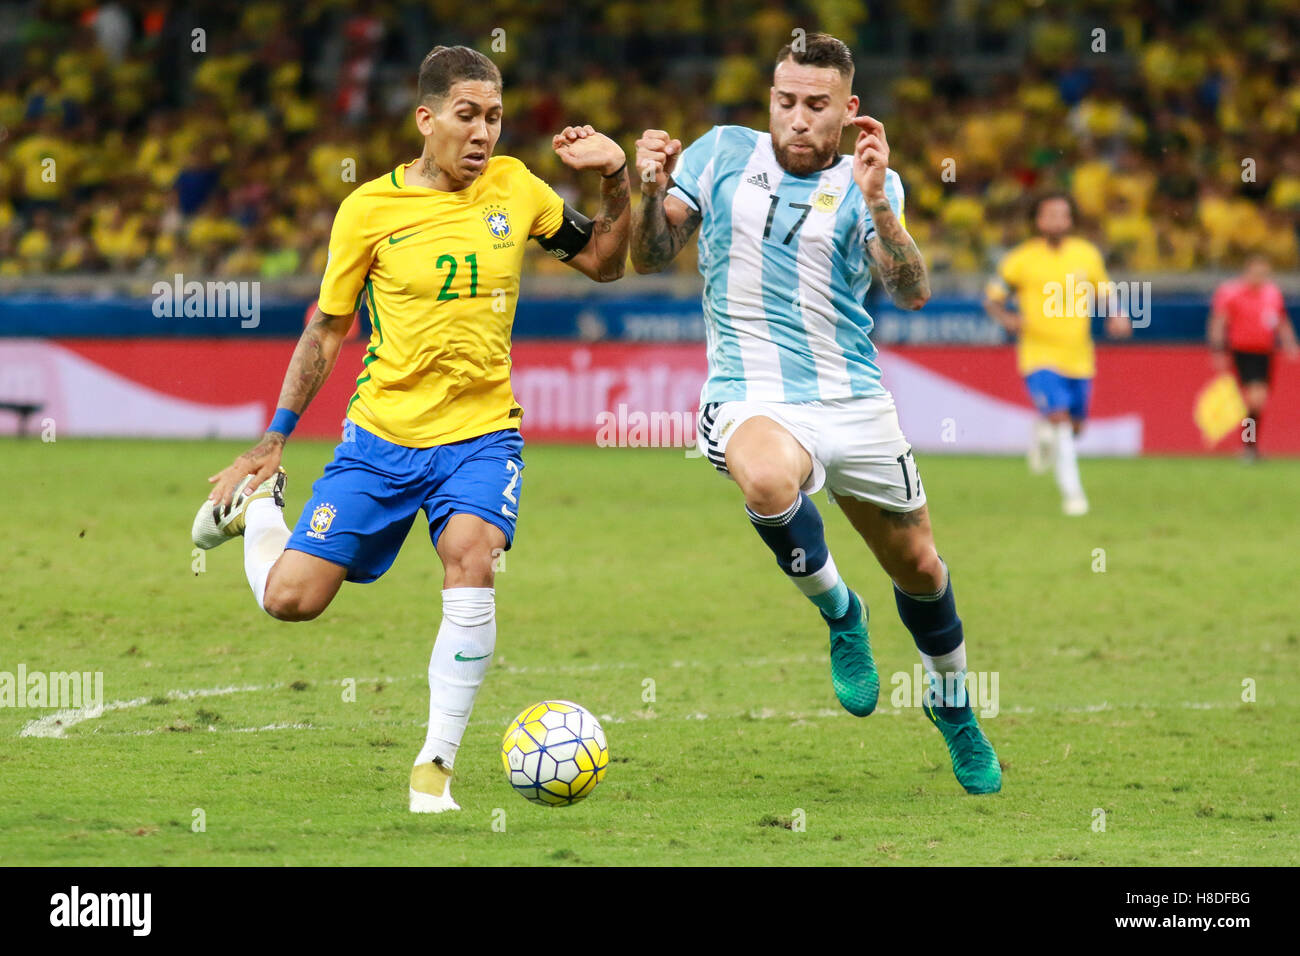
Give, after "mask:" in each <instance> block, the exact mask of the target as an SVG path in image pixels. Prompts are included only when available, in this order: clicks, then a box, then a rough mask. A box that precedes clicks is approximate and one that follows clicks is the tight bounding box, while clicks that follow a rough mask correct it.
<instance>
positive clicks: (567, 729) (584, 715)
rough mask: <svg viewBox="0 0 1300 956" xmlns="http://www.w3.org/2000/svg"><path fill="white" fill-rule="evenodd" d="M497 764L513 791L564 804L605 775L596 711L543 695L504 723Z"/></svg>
mask: <svg viewBox="0 0 1300 956" xmlns="http://www.w3.org/2000/svg"><path fill="white" fill-rule="evenodd" d="M501 763H502V764H503V765H504V766H505V768H506V777H507V778H508V779H509V780H510V785H511V786H512V787H514V788H515V792H516V793H518V794H519V795H520V796H522V797H524V798H525V799H527V800H531V801H533V803H541V804H544V805H546V806H549V807H567V806H569V805H570V804H572V803H577V802H578V801H579V800H582V799H583V798H585V797H587V796H589V795H590V794H591V791H593V790H595V789H596V784H598V783H600V781H601V780H602V779H604V776H605V768H606V767H608V766H609V748H608V747H607V746H606V744H605V731H604V729H603V728H602V727H601V726H600V721H598V720H597V719H596V718H595V716H594V715H593V714H592V713H591V712H590V711H588V710H586V709H585V708H583V707H579V706H578V705H577V704H575V703H573V702H572V701H569V700H544V701H542V702H541V703H540V704H534V705H533V706H531V707H529V708H527V709H525V710H524V711H523V713H521V714H520V715H519V716H518V717H516V718H515V719H514V720H513V721H511V722H510V726H509V727H507V728H506V735H505V737H504V738H503V739H502V741H501Z"/></svg>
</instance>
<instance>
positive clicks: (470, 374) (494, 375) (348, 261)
mask: <svg viewBox="0 0 1300 956" xmlns="http://www.w3.org/2000/svg"><path fill="white" fill-rule="evenodd" d="M413 162H414V161H413ZM413 162H412V163H407V164H406V165H405V166H399V167H397V169H395V170H393V171H392V172H391V173H388V174H386V175H384V176H381V177H380V178H378V179H374V180H371V181H370V182H368V183H365V184H363V185H361V186H359V187H357V189H356V190H355V191H354V192H353V193H352V194H351V195H349V196H348V197H347V199H345V200H343V202H342V204H341V205H340V206H339V211H338V214H337V215H336V216H335V217H334V227H333V230H332V232H331V234H330V255H329V264H328V265H327V266H326V268H325V277H324V279H323V280H322V282H321V290H320V301H319V308H320V310H321V311H322V312H324V313H326V314H329V315H350V314H351V313H352V312H353V311H354V310H355V308H356V307H357V304H358V301H359V297H360V295H361V294H362V293H363V292H364V294H365V296H366V299H367V301H368V302H369V304H370V317H371V324H372V325H373V332H372V334H371V337H370V345H369V347H368V348H367V349H366V357H365V360H364V368H363V369H362V370H361V374H360V375H359V376H358V378H357V390H356V393H355V394H354V395H353V396H352V399H351V401H350V402H349V403H348V412H347V415H348V418H349V419H350V420H351V421H353V422H356V423H357V424H358V425H360V426H362V427H363V428H366V429H368V430H369V431H371V432H373V433H374V434H376V435H379V436H380V437H381V438H384V439H386V440H388V441H391V442H394V443H396V444H398V445H406V446H408V447H413V448H427V447H431V446H433V445H445V444H449V443H451V442H456V441H461V440H463V439H466V438H474V437H477V436H479V435H485V434H487V433H488V432H493V431H499V430H501V429H503V428H512V427H517V426H518V425H519V420H520V416H521V414H522V413H521V410H520V408H519V405H518V404H517V403H516V402H515V398H514V393H513V392H512V391H511V388H510V332H511V327H512V325H513V323H514V317H515V303H516V302H517V301H518V297H519V273H520V268H521V266H522V264H523V257H524V243H525V242H527V240H528V239H529V237H530V236H540V237H550V236H551V235H553V234H554V233H555V231H556V230H557V229H559V227H560V225H561V222H562V216H563V211H564V201H563V200H562V199H560V197H559V196H558V195H557V194H556V193H555V191H554V190H553V189H551V188H550V187H549V186H548V185H546V183H544V182H542V181H541V180H540V179H538V178H537V177H536V176H534V175H533V174H532V173H530V172H529V171H528V168H527V167H526V166H524V164H523V163H521V162H520V161H519V160H517V159H514V158H512V157H509V156H495V157H493V158H492V159H491V160H489V161H488V164H487V167H486V168H485V169H484V170H483V172H482V174H481V175H480V176H479V177H478V179H476V180H475V181H474V182H473V183H472V184H471V185H469V186H468V187H466V188H465V189H462V190H460V191H458V192H442V191H441V190H437V189H427V188H424V187H421V186H410V185H407V183H406V170H407V169H408V168H410V167H411V166H412V165H413Z"/></svg>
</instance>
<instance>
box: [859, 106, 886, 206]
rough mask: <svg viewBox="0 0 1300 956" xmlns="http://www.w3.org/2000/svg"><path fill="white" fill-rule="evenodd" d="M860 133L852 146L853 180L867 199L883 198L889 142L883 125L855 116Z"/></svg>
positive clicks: (877, 121) (876, 120) (876, 121)
mask: <svg viewBox="0 0 1300 956" xmlns="http://www.w3.org/2000/svg"><path fill="white" fill-rule="evenodd" d="M853 125H854V126H856V127H857V128H858V130H859V131H860V132H859V133H858V141H857V142H856V143H854V144H853V179H854V181H855V182H856V183H857V184H858V188H859V189H861V190H862V195H863V196H865V197H866V198H867V199H883V198H885V171H886V170H887V169H889V140H888V139H886V138H885V124H883V123H882V122H880V120H878V119H874V118H873V117H870V116H857V117H854V119H853Z"/></svg>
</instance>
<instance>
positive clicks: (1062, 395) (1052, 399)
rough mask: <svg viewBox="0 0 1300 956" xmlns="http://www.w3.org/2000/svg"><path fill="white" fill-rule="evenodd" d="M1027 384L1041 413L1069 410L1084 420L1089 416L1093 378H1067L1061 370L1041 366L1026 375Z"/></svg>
mask: <svg viewBox="0 0 1300 956" xmlns="http://www.w3.org/2000/svg"><path fill="white" fill-rule="evenodd" d="M1025 386H1026V387H1027V388H1028V389H1029V397H1030V398H1032V399H1033V400H1034V407H1035V408H1037V409H1038V411H1039V414H1042V415H1050V414H1052V413H1053V412H1069V413H1070V417H1071V418H1074V419H1077V420H1079V421H1082V420H1083V419H1085V418H1087V417H1088V400H1089V399H1090V398H1091V397H1092V379H1090V378H1066V377H1065V376H1064V375H1062V374H1061V373H1060V372H1053V371H1052V370H1051V369H1049V368H1040V369H1039V370H1038V371H1036V372H1030V373H1029V374H1028V375H1026V376H1025Z"/></svg>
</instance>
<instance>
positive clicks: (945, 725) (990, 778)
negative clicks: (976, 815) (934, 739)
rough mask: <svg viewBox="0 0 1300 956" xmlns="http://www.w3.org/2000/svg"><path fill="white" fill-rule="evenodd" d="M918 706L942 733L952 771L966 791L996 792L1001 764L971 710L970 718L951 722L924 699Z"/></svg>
mask: <svg viewBox="0 0 1300 956" xmlns="http://www.w3.org/2000/svg"><path fill="white" fill-rule="evenodd" d="M921 708H922V710H924V711H925V716H926V718H927V719H929V721H930V723H932V724H934V725H935V726H936V727H938V728H939V733H941V734H943V740H944V743H946V744H947V745H948V754H949V756H951V757H952V772H953V774H955V775H956V777H957V782H958V783H960V784H961V785H962V787H963V788H964V789H965V790H966V792H967V793H997V792H998V791H999V790H1001V789H1002V766H1001V764H999V763H998V755H997V754H995V753H994V752H993V745H992V744H991V743H989V739H988V738H987V737H985V736H984V731H982V730H980V725H979V721H977V720H976V719H975V712H974V711H971V715H970V720H967V721H965V722H964V723H960V724H953V723H949V722H948V721H946V720H944V719H943V718H942V717H940V716H939V715H938V714H936V713H935V712H934V710H933V709H932V708H931V707H930V702H929V701H928V700H925V701H922V702H921Z"/></svg>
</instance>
